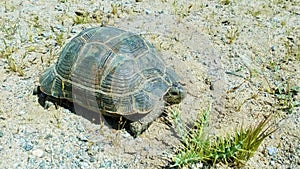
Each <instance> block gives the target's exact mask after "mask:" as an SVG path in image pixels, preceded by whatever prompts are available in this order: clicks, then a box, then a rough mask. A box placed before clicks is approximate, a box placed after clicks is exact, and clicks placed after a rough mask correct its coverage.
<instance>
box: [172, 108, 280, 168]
mask: <svg viewBox="0 0 300 169" xmlns="http://www.w3.org/2000/svg"><path fill="white" fill-rule="evenodd" d="M208 112H209V111H205V112H204V113H203V114H201V115H199V116H198V118H197V120H196V122H195V125H194V127H193V128H191V129H189V130H187V129H186V128H184V127H183V125H182V124H180V123H181V120H180V119H179V116H178V114H179V111H178V110H171V113H172V114H173V118H174V122H175V126H176V129H177V130H178V131H179V134H180V136H181V138H182V144H181V145H180V146H179V147H178V149H177V150H176V153H175V155H174V157H173V165H172V167H183V166H190V165H191V164H193V163H199V162H201V163H203V164H205V165H215V164H217V163H223V164H227V165H229V166H243V165H244V164H245V163H246V162H247V161H248V160H249V159H250V158H251V157H252V156H253V155H254V153H255V152H256V150H257V149H258V147H259V145H260V144H261V143H262V141H263V140H264V139H265V138H266V137H268V136H269V135H270V134H272V133H273V132H275V131H276V129H272V128H271V126H267V124H268V123H269V122H270V120H271V115H269V116H268V117H267V118H265V119H264V120H262V121H261V122H260V123H259V124H258V125H257V126H254V127H253V126H250V127H248V128H244V127H241V128H240V129H237V130H236V131H235V133H234V134H231V135H229V134H227V135H226V136H215V137H208V136H206V134H205V132H204V130H205V128H206V126H207V119H208ZM266 126H267V127H266Z"/></svg>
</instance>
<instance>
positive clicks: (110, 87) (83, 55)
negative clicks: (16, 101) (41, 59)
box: [34, 27, 186, 135]
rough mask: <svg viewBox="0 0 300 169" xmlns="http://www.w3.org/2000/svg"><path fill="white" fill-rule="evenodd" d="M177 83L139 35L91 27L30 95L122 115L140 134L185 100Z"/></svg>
mask: <svg viewBox="0 0 300 169" xmlns="http://www.w3.org/2000/svg"><path fill="white" fill-rule="evenodd" d="M179 80H180V79H179V76H178V75H177V74H176V73H175V71H174V70H173V69H172V68H171V67H168V66H166V64H165V63H164V61H163V59H162V57H161V54H160V53H159V52H158V51H157V49H156V48H155V47H154V46H153V45H152V44H151V43H149V42H148V41H146V40H145V39H143V38H141V37H140V36H139V35H137V34H134V33H131V32H128V31H124V30H121V29H118V28H113V27H94V28H87V29H85V30H83V31H82V32H80V33H79V34H78V35H77V36H76V37H74V38H73V39H72V40H71V41H70V42H69V43H67V44H66V45H65V46H64V48H63V49H62V51H61V52H60V54H59V57H58V60H57V62H56V64H55V65H52V66H51V67H50V68H48V69H46V70H45V72H44V73H43V74H42V75H41V76H40V79H39V83H40V86H37V88H35V90H34V94H43V96H44V97H45V96H50V97H53V98H57V99H66V100H68V101H70V102H73V103H76V104H78V105H80V106H82V107H84V108H86V109H88V110H91V111H93V112H95V113H100V114H102V115H105V116H122V117H124V118H126V119H127V120H129V121H130V122H131V123H130V125H129V126H130V127H129V128H130V131H131V132H132V133H133V134H134V135H139V134H140V133H141V132H142V131H144V130H145V129H147V127H148V126H149V125H150V124H151V122H152V121H154V120H155V119H156V118H158V117H159V116H160V115H161V114H162V113H163V109H164V107H165V105H172V104H179V103H180V102H181V101H182V100H183V99H184V97H185V95H186V92H185V89H184V87H183V85H182V84H180V82H179ZM75 113H76V112H75Z"/></svg>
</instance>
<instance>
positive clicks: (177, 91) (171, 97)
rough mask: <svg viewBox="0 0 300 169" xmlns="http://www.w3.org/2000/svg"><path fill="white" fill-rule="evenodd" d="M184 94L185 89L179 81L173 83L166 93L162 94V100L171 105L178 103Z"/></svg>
mask: <svg viewBox="0 0 300 169" xmlns="http://www.w3.org/2000/svg"><path fill="white" fill-rule="evenodd" d="M185 96H186V91H185V90H184V88H183V86H182V85H181V84H179V83H177V82H176V83H173V84H172V86H171V87H170V88H169V90H168V91H167V93H166V94H165V95H164V100H165V101H166V102H167V103H168V104H170V105H172V104H179V103H180V102H181V101H182V100H183V99H184V98H185Z"/></svg>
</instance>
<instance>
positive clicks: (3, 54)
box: [0, 39, 24, 76]
mask: <svg viewBox="0 0 300 169" xmlns="http://www.w3.org/2000/svg"><path fill="white" fill-rule="evenodd" d="M3 43H4V47H5V49H4V50H3V51H0V58H4V59H6V61H7V63H8V69H9V70H11V71H13V72H17V73H18V74H19V75H20V76H24V72H23V70H22V64H18V63H16V61H15V59H14V58H13V57H12V54H13V53H14V52H15V51H17V48H16V47H14V46H8V45H7V43H6V41H5V40H4V39H3ZM22 60H23V58H22Z"/></svg>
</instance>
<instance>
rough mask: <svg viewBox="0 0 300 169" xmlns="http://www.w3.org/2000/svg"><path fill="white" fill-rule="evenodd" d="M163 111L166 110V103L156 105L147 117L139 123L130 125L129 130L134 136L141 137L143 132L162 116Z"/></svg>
mask: <svg viewBox="0 0 300 169" xmlns="http://www.w3.org/2000/svg"><path fill="white" fill-rule="evenodd" d="M163 110H164V103H163V102H160V103H158V104H156V107H155V108H154V109H153V110H152V111H151V112H149V113H148V114H147V115H146V116H144V117H142V118H141V119H139V120H137V121H134V122H132V123H130V124H129V128H130V131H131V132H132V134H133V136H134V137H136V136H138V135H140V134H141V133H142V132H143V131H145V130H146V129H147V128H148V127H149V125H150V124H151V123H152V122H153V121H154V120H155V119H157V118H158V117H159V116H160V115H161V114H162V112H163Z"/></svg>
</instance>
